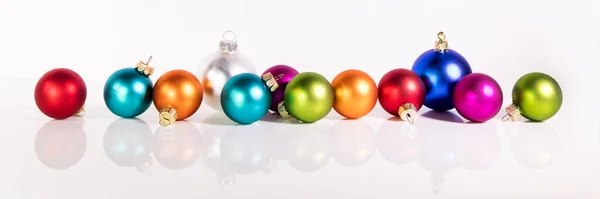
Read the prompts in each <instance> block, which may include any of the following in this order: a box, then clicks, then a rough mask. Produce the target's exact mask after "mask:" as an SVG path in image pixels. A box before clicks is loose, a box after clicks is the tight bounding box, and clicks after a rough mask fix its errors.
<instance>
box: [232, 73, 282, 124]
mask: <svg viewBox="0 0 600 199" xmlns="http://www.w3.org/2000/svg"><path fill="white" fill-rule="evenodd" d="M270 106H271V92H270V91H269V90H268V89H267V87H266V86H265V84H264V83H263V81H262V78H260V77H259V76H258V75H255V74H252V73H242V74H239V75H236V76H233V77H231V79H229V80H228V81H227V83H225V86H224V87H223V90H222V91H221V108H223V112H225V115H227V117H229V119H231V120H233V121H234V122H237V123H240V124H251V123H254V122H256V121H258V120H260V119H261V118H263V117H264V116H265V115H266V114H267V112H268V111H269V107H270Z"/></svg>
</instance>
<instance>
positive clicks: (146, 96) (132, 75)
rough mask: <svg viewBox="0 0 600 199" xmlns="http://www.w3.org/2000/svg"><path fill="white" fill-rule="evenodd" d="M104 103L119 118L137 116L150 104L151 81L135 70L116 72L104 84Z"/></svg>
mask: <svg viewBox="0 0 600 199" xmlns="http://www.w3.org/2000/svg"><path fill="white" fill-rule="evenodd" d="M104 103H105V104H106V106H107V107H108V109H109V110H110V111H111V112H112V113H114V114H115V115H118V116H120V117H124V118H133V117H135V116H138V115H140V114H142V113H143V112H144V111H146V110H147V109H148V107H150V104H152V80H150V78H148V77H147V76H146V75H144V74H142V73H141V72H138V70H137V69H135V68H124V69H121V70H118V71H116V72H114V73H113V74H112V75H110V77H109V78H108V80H106V84H104Z"/></svg>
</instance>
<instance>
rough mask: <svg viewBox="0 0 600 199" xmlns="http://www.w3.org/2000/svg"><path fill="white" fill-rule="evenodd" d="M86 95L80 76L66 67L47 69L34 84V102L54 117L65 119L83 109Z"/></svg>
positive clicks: (45, 112) (41, 109) (43, 111)
mask: <svg viewBox="0 0 600 199" xmlns="http://www.w3.org/2000/svg"><path fill="white" fill-rule="evenodd" d="M86 97H87V88H86V85H85V82H84V81H83V79H82V78H81V76H79V74H77V73H76V72H75V71H72V70H70V69H66V68H57V69H53V70H50V71H48V72H47V73H46V74H44V75H43V76H42V77H41V78H40V79H39V80H38V82H37V84H36V85H35V92H34V98H35V104H36V105H37V107H38V108H39V109H40V111H42V113H44V114H45V115H47V116H48V117H51V118H54V119H65V118H68V117H71V116H73V115H75V114H77V113H78V112H80V111H81V110H83V106H84V103H85V99H86Z"/></svg>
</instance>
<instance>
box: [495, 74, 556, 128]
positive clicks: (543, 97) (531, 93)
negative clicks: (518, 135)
mask: <svg viewBox="0 0 600 199" xmlns="http://www.w3.org/2000/svg"><path fill="white" fill-rule="evenodd" d="M512 100H513V104H511V105H510V106H509V107H507V109H506V110H507V113H508V115H507V116H510V119H512V120H513V121H514V120H517V119H518V118H519V117H520V116H521V115H522V116H523V117H525V118H527V119H529V120H531V121H535V122H541V121H544V120H547V119H550V118H551V117H552V116H554V115H555V114H556V113H557V112H558V110H559V109H560V107H561V105H562V101H563V94H562V90H561V88H560V85H558V82H556V80H554V78H552V77H550V76H549V75H547V74H544V73H539V72H533V73H529V74H526V75H524V76H523V77H521V78H519V80H517V82H516V83H515V86H514V87H513V90H512ZM506 118H508V117H505V119H504V120H507V119H506Z"/></svg>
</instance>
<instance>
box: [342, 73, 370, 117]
mask: <svg viewBox="0 0 600 199" xmlns="http://www.w3.org/2000/svg"><path fill="white" fill-rule="evenodd" d="M331 86H332V88H333V92H334V93H335V101H334V103H333V109H334V110H335V111H337V112H338V113H339V114H340V115H342V116H344V117H346V118H349V119H357V118H360V117H362V116H365V115H367V114H368V113H369V112H371V110H373V107H375V104H376V103H377V84H375V81H374V80H373V78H371V76H369V75H368V74H367V73H365V72H363V71H360V70H353V69H352V70H346V71H344V72H342V73H340V74H338V75H337V76H336V77H335V78H334V79H333V81H332V82H331Z"/></svg>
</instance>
